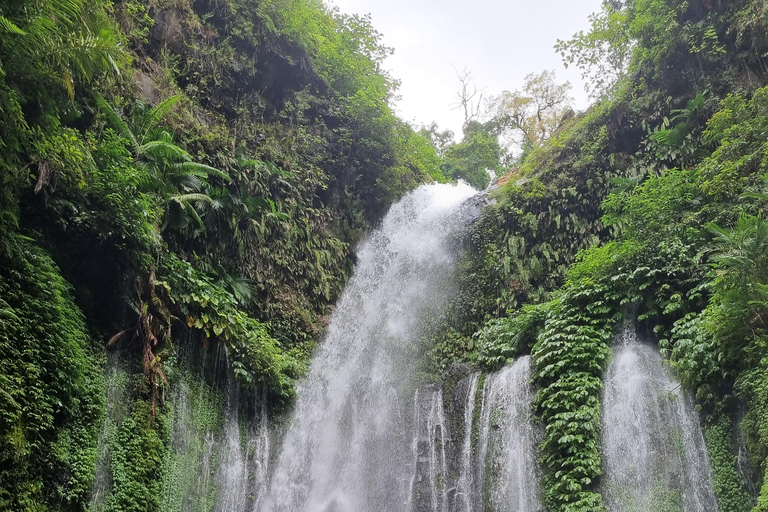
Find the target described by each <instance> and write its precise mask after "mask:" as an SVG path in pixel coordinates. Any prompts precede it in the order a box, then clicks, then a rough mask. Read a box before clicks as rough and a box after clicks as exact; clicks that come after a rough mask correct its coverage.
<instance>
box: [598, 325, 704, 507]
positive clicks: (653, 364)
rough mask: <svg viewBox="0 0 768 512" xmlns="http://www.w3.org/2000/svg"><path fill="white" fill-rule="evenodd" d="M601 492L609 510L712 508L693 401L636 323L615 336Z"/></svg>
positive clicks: (606, 396) (607, 388)
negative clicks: (636, 328) (638, 331)
mask: <svg viewBox="0 0 768 512" xmlns="http://www.w3.org/2000/svg"><path fill="white" fill-rule="evenodd" d="M602 453H603V461H604V474H603V494H604V496H605V501H606V505H607V508H608V510H610V511H611V512H635V511H637V512H641V511H646V510H681V511H682V512H716V511H717V510H718V507H717V500H716V498H715V496H714V494H713V492H712V486H711V482H710V480H711V478H710V470H709V467H710V466H709V459H708V455H707V450H706V446H705V442H704V436H703V435H702V432H701V427H700V425H699V420H698V417H697V415H696V413H695V411H694V408H693V403H692V400H691V399H690V398H689V397H687V396H686V395H685V394H684V393H683V392H682V390H681V389H680V385H679V384H678V383H677V382H675V381H674V380H673V379H672V378H671V377H670V375H669V374H668V372H667V371H665V368H664V366H663V364H662V359H661V356H660V354H659V352H658V349H656V348H655V347H653V346H651V345H650V344H646V343H641V342H640V341H639V340H638V338H637V334H636V332H635V331H634V330H633V329H626V330H624V331H623V332H621V334H620V335H619V336H617V337H616V340H615V342H614V347H613V360H612V361H611V364H610V366H609V368H608V372H607V374H606V376H605V391H604V397H603V413H602Z"/></svg>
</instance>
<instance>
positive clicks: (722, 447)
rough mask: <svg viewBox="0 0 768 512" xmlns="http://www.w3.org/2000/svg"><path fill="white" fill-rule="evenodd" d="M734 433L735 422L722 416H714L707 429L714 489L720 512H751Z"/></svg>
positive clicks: (705, 436)
mask: <svg viewBox="0 0 768 512" xmlns="http://www.w3.org/2000/svg"><path fill="white" fill-rule="evenodd" d="M733 430H734V425H733V422H732V421H731V418H730V417H729V416H728V415H727V414H725V413H722V412H719V413H715V414H712V415H711V416H710V417H709V418H707V422H706V424H705V425H704V438H705V439H706V441H707V449H708V451H709V461H710V464H711V467H712V488H713V490H714V492H715V496H717V503H718V505H719V506H720V510H728V511H729V512H748V511H749V510H751V508H752V503H751V501H752V500H751V499H750V497H749V494H748V493H747V490H746V487H745V485H744V479H743V478H742V476H741V475H740V474H739V471H738V466H737V465H738V457H737V455H736V453H735V449H734V445H735V443H734V439H735V435H734V431H733Z"/></svg>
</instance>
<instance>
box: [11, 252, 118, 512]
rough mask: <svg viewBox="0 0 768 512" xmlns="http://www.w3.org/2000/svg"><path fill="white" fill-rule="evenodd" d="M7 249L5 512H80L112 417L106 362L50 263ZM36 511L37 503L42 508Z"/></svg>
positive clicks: (39, 255) (36, 255)
mask: <svg viewBox="0 0 768 512" xmlns="http://www.w3.org/2000/svg"><path fill="white" fill-rule="evenodd" d="M14 247H15V249H14V251H13V252H12V253H11V254H7V253H4V252H2V251H0V297H2V299H1V300H0V389H1V391H0V466H2V467H3V468H4V470H3V471H2V472H0V508H3V509H11V510H13V509H25V508H30V507H31V508H37V507H41V508H44V507H46V506H50V507H51V508H54V509H57V508H59V507H63V508H69V507H72V508H77V507H78V506H79V505H80V504H82V503H83V501H84V499H85V497H86V496H87V494H88V491H89V489H90V485H91V480H92V478H93V471H94V467H95V459H96V456H95V447H96V437H97V427H98V425H99V423H100V420H101V418H102V415H103V410H104V401H103V386H104V383H103V377H102V371H103V360H102V358H101V356H99V355H98V354H100V353H101V352H100V350H98V349H96V348H94V347H93V346H92V345H91V343H92V342H91V340H90V337H89V336H88V333H87V331H86V328H85V324H84V320H83V316H82V313H81V312H80V310H79V309H78V308H77V306H76V305H75V304H74V302H73V300H72V297H71V293H70V292H71V291H70V287H69V285H68V284H67V283H66V282H65V281H64V279H63V278H62V277H61V275H60V274H59V272H58V269H57V268H56V266H55V265H54V264H53V262H52V261H51V259H50V257H49V256H48V255H47V254H46V253H45V252H44V251H42V250H40V249H39V248H37V247H35V246H34V245H33V244H31V243H30V242H29V241H27V240H24V239H21V238H17V239H16V240H15V241H14ZM33 504H34V505H33Z"/></svg>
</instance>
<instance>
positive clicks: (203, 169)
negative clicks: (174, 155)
mask: <svg viewBox="0 0 768 512" xmlns="http://www.w3.org/2000/svg"><path fill="white" fill-rule="evenodd" d="M170 167H172V168H173V169H174V171H179V173H185V174H194V175H195V176H200V177H201V178H205V177H209V176H216V177H217V178H221V179H223V180H224V181H226V182H230V181H232V178H230V177H229V175H228V174H227V173H225V172H223V171H220V170H218V169H216V168H215V167H211V166H210V165H205V164H201V163H198V162H177V163H174V164H171V166H170Z"/></svg>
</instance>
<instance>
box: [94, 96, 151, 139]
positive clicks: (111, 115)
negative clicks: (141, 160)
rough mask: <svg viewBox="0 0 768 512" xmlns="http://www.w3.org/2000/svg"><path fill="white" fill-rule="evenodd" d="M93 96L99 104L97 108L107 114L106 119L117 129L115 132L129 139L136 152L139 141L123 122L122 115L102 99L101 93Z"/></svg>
mask: <svg viewBox="0 0 768 512" xmlns="http://www.w3.org/2000/svg"><path fill="white" fill-rule="evenodd" d="M94 98H95V99H96V104H97V105H98V106H99V109H100V110H101V111H102V112H103V113H104V115H106V116H107V119H108V120H109V122H110V123H111V124H112V126H113V128H115V129H116V130H117V133H119V134H120V135H121V136H122V137H124V138H125V139H127V140H128V141H130V143H131V147H132V148H133V150H134V152H138V151H139V149H140V146H139V142H138V141H137V140H136V136H135V135H134V134H133V130H131V128H130V127H129V126H128V123H126V122H125V119H123V118H122V116H121V115H120V114H118V112H117V111H116V110H115V109H114V108H113V107H112V105H110V104H109V103H108V102H107V100H105V99H104V97H103V96H102V95H101V94H99V93H95V94H94Z"/></svg>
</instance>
